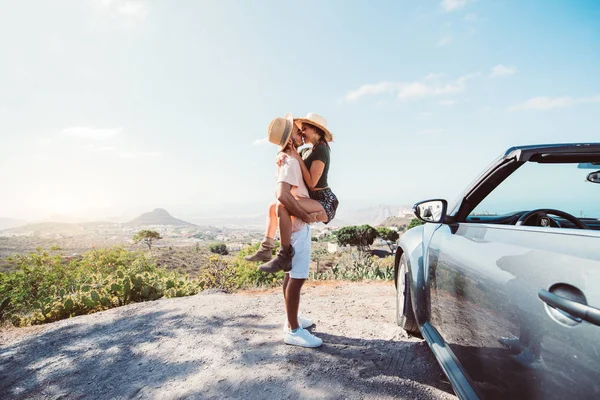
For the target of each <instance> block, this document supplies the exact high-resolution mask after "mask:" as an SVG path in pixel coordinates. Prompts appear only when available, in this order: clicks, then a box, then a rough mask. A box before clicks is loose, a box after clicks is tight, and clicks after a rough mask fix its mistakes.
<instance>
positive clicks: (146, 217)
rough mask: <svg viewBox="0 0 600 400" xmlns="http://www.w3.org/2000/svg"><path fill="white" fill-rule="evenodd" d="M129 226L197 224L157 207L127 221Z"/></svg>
mask: <svg viewBox="0 0 600 400" xmlns="http://www.w3.org/2000/svg"><path fill="white" fill-rule="evenodd" d="M125 225H127V226H145V225H175V226H195V224H192V223H191V222H186V221H184V220H181V219H177V218H175V217H173V216H172V215H171V214H169V212H168V211H167V210H165V209H164V208H157V209H155V210H154V211H151V212H147V213H144V214H142V215H140V216H139V217H137V218H135V219H133V220H131V221H129V222H127V223H126V224H125Z"/></svg>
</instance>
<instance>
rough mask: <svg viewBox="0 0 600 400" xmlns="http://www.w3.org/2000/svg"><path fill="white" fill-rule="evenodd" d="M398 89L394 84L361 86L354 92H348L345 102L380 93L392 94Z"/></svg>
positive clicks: (381, 83)
mask: <svg viewBox="0 0 600 400" xmlns="http://www.w3.org/2000/svg"><path fill="white" fill-rule="evenodd" d="M397 89H398V84H397V83H394V82H380V83H376V84H372V85H363V86H361V87H360V88H358V89H356V90H352V91H350V92H348V94H347V95H346V101H356V100H358V99H359V98H360V97H363V96H367V95H373V94H381V93H393V92H394V91H396V90H397Z"/></svg>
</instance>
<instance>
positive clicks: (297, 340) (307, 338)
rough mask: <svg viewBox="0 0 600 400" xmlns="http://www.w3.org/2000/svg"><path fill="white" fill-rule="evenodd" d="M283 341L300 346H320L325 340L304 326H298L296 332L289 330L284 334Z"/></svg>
mask: <svg viewBox="0 0 600 400" xmlns="http://www.w3.org/2000/svg"><path fill="white" fill-rule="evenodd" d="M283 341H284V342H285V343H286V344H291V345H294V346H300V347H319V346H321V345H322V344H323V341H322V340H321V339H319V338H318V337H316V336H315V335H313V334H312V333H310V332H309V331H307V330H306V329H303V328H298V330H297V331H296V332H292V331H291V330H289V329H288V331H287V332H286V333H285V335H283Z"/></svg>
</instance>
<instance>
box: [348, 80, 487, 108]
mask: <svg viewBox="0 0 600 400" xmlns="http://www.w3.org/2000/svg"><path fill="white" fill-rule="evenodd" d="M442 76H444V75H443V74H429V75H427V76H426V77H425V78H423V79H420V80H418V81H414V82H380V83H376V84H369V85H363V86H361V87H360V88H358V89H356V90H351V91H349V92H348V94H346V97H345V98H346V101H347V102H354V101H357V100H358V99H359V98H361V97H363V96H367V95H376V94H382V93H388V94H391V95H395V96H397V97H398V98H399V99H400V100H413V99H420V98H425V97H437V96H444V95H448V94H456V93H460V92H463V91H464V90H465V88H466V84H467V82H468V81H469V80H470V79H472V78H474V77H477V76H479V74H469V75H464V76H462V77H460V78H458V79H456V80H454V81H449V82H446V83H443V82H441V80H440V77H442Z"/></svg>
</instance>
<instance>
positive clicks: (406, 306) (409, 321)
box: [396, 254, 419, 335]
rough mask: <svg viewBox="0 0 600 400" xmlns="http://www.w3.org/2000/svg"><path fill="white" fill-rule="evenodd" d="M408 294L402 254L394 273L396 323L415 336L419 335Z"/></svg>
mask: <svg viewBox="0 0 600 400" xmlns="http://www.w3.org/2000/svg"><path fill="white" fill-rule="evenodd" d="M410 294H411V292H410V277H409V275H408V265H407V263H406V255H405V254H402V256H400V262H399V263H398V272H397V273H396V322H397V323H398V326H400V327H401V328H402V329H404V330H405V331H406V332H408V333H410V334H412V335H416V334H419V325H418V324H417V319H416V318H415V313H414V312H413V308H412V299H411V295H410Z"/></svg>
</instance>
